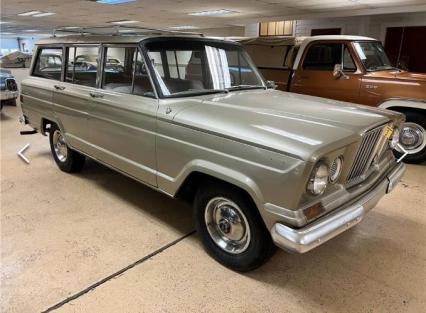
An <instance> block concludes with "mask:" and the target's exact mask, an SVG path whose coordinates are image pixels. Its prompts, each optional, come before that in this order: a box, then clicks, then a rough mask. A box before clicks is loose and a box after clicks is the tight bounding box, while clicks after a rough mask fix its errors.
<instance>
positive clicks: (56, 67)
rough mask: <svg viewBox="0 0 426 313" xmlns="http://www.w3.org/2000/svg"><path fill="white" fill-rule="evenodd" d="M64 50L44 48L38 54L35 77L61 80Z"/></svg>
mask: <svg viewBox="0 0 426 313" xmlns="http://www.w3.org/2000/svg"><path fill="white" fill-rule="evenodd" d="M61 73H62V48H54V49H53V48H50V49H46V48H43V49H41V50H40V52H39V53H38V58H37V62H36V64H35V66H34V71H33V76H38V77H43V78H48V79H54V80H61Z"/></svg>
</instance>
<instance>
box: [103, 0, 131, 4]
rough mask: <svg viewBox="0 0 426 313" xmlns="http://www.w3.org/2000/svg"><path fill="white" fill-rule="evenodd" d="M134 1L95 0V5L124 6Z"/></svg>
mask: <svg viewBox="0 0 426 313" xmlns="http://www.w3.org/2000/svg"><path fill="white" fill-rule="evenodd" d="M135 1H136V0H96V2H97V3H101V4H126V3H130V2H135Z"/></svg>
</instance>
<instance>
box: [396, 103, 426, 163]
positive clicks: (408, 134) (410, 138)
mask: <svg viewBox="0 0 426 313" xmlns="http://www.w3.org/2000/svg"><path fill="white" fill-rule="evenodd" d="M404 114H405V116H406V122H405V123H404V124H403V126H402V128H401V131H400V137H399V142H400V144H401V146H403V147H404V149H405V150H406V151H407V152H408V155H407V156H406V157H405V158H404V160H403V161H404V162H406V163H420V162H423V161H425V160H426V116H425V114H422V113H419V112H411V111H408V112H404ZM396 155H397V157H399V156H401V155H402V151H399V150H398V149H397V151H396Z"/></svg>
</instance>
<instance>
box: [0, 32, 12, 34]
mask: <svg viewBox="0 0 426 313" xmlns="http://www.w3.org/2000/svg"><path fill="white" fill-rule="evenodd" d="M1 34H2V35H15V33H3V32H2V33H1Z"/></svg>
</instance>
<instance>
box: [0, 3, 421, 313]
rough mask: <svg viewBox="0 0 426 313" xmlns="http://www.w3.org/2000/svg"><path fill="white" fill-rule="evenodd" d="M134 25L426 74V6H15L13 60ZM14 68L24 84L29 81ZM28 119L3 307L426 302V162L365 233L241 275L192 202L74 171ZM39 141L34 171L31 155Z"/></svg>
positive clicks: (90, 165) (4, 185)
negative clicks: (277, 45) (205, 233)
mask: <svg viewBox="0 0 426 313" xmlns="http://www.w3.org/2000/svg"><path fill="white" fill-rule="evenodd" d="M99 2H104V3H99ZM108 2H110V3H109V4H108ZM31 12H33V13H31ZM34 12H36V13H34ZM209 12H210V13H209ZM211 12H213V13H211ZM36 15H41V16H39V17H36ZM123 21H124V22H123ZM120 23H121V24H122V25H132V26H140V27H152V28H158V29H163V30H168V31H189V32H197V33H198V32H199V33H204V34H205V35H206V36H214V37H257V36H262V34H263V35H264V36H274V35H279V36H316V35H334V34H336V35H339V34H340V35H360V36H368V37H373V38H376V39H378V40H380V41H382V42H383V44H384V47H385V50H386V52H387V54H388V55H389V58H390V60H391V62H392V63H393V64H394V65H395V66H398V67H402V68H405V69H408V70H410V71H412V72H419V73H426V58H425V56H426V40H425V38H426V3H425V1H424V0H320V1H319V0H306V1H295V0H262V1H257V0H249V1H246V0H238V1H221V0H214V1H193V0H180V1H173V0H160V1H152V0H133V1H127V2H125V3H120V4H116V3H114V1H90V0H84V1H83V0H82V1H71V0H67V1H65V0H40V1H30V0H3V1H2V2H1V24H0V27H1V47H0V48H1V55H6V54H8V53H11V52H16V51H20V52H23V53H29V54H31V52H32V49H33V47H34V44H35V42H37V40H39V39H40V38H44V37H47V36H50V35H51V34H52V32H53V31H54V29H56V28H62V29H64V28H67V29H69V30H72V29H74V30H75V29H77V28H78V27H97V26H111V25H118V24H120ZM278 25H283V26H282V27H281V28H279V26H278ZM10 70H11V72H12V74H13V75H14V76H15V78H16V80H17V82H18V84H20V82H21V81H22V80H24V79H25V78H26V77H28V75H29V69H28V68H27V67H26V68H12V69H10ZM20 115H21V110H20V103H19V98H18V101H17V104H16V106H13V105H5V106H4V107H3V109H2V112H1V154H0V158H1V159H0V160H1V200H0V209H1V309H0V310H1V312H423V311H424V308H425V307H426V211H425V209H426V191H425V190H426V189H425V184H426V180H425V176H426V167H425V165H426V164H425V163H423V164H417V165H413V164H407V171H406V172H405V174H404V177H403V179H402V181H401V182H400V183H399V184H398V186H397V187H396V189H395V190H394V191H393V192H392V193H391V194H389V195H387V196H385V197H384V198H383V199H382V200H381V201H380V202H379V204H378V205H377V206H376V207H375V208H374V209H373V210H372V211H371V212H370V213H369V214H368V216H367V217H366V218H365V220H364V221H363V222H362V223H360V224H359V225H357V226H356V227H354V228H352V229H350V230H348V231H347V232H345V233H343V234H341V235H340V236H338V237H336V238H333V239H332V240H330V241H328V242H327V243H325V244H323V245H321V246H320V247H318V248H316V249H314V250H312V251H310V252H309V253H307V254H301V255H297V254H290V253H286V252H284V251H282V250H278V251H277V253H276V254H275V255H274V256H273V257H272V258H271V260H270V261H269V262H268V263H266V264H265V265H263V266H262V267H260V268H259V269H257V270H255V271H253V272H249V273H238V272H234V271H232V270H229V269H227V268H225V267H224V266H222V265H220V264H219V263H217V262H215V261H214V260H213V259H212V258H211V257H209V256H208V254H206V253H205V252H204V250H203V247H202V245H201V243H200V241H199V238H198V236H197V233H196V232H195V230H194V221H193V209H192V207H191V206H189V205H188V204H186V203H185V202H183V201H181V200H176V199H172V198H169V197H167V196H165V195H163V194H161V193H159V192H156V191H154V190H152V189H150V188H148V187H146V186H144V185H142V184H140V183H138V182H136V181H134V180H132V179H130V178H128V177H126V176H123V175H121V174H119V173H117V172H115V171H113V170H111V169H109V168H107V167H105V166H103V165H101V164H99V163H97V162H95V161H93V160H87V162H86V165H85V168H84V170H83V171H82V172H81V173H78V174H64V173H62V172H61V171H59V170H58V169H57V167H56V165H55V163H54V160H53V158H52V155H51V152H50V147H49V141H48V139H47V138H46V137H44V136H40V135H32V136H21V135H20V134H19V132H20V131H21V130H29V128H28V127H26V126H23V125H22V124H20V123H19V122H18V117H19V116H20ZM26 144H29V148H28V149H27V150H26V152H25V155H26V157H28V159H29V160H30V163H29V164H27V163H25V162H24V161H23V160H22V159H21V158H19V157H18V155H17V153H18V151H20V150H21V149H22V148H23V147H24V146H25V145H26Z"/></svg>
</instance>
